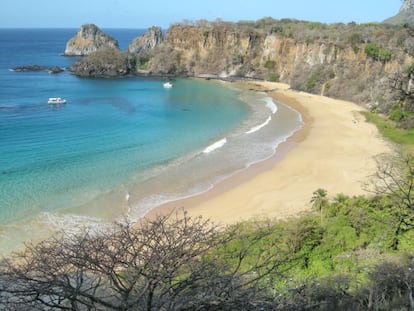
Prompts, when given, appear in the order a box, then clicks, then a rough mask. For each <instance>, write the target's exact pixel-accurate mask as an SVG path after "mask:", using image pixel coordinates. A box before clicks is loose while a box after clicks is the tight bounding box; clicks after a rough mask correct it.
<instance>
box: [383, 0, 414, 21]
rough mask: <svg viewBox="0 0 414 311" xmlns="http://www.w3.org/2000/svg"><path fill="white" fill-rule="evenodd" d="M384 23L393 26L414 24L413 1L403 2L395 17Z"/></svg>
mask: <svg viewBox="0 0 414 311" xmlns="http://www.w3.org/2000/svg"><path fill="white" fill-rule="evenodd" d="M384 23H386V24H393V25H404V24H414V0H404V2H403V4H402V5H401V8H400V11H399V12H398V13H397V15H395V16H393V17H390V18H388V19H386V20H385V21H384Z"/></svg>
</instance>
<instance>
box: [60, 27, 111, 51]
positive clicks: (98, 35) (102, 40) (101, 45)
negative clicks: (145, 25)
mask: <svg viewBox="0 0 414 311" xmlns="http://www.w3.org/2000/svg"><path fill="white" fill-rule="evenodd" d="M106 48H113V49H119V45H118V41H117V40H116V39H114V38H112V37H111V36H109V35H107V34H106V33H104V32H102V31H101V30H100V29H99V28H98V27H97V26H96V25H94V24H85V25H82V26H81V28H80V30H79V31H78V32H77V33H76V34H75V36H74V37H72V38H71V39H70V40H69V41H68V42H67V43H66V49H65V53H64V54H65V55H67V56H84V55H90V54H91V53H93V52H96V51H98V50H102V49H106Z"/></svg>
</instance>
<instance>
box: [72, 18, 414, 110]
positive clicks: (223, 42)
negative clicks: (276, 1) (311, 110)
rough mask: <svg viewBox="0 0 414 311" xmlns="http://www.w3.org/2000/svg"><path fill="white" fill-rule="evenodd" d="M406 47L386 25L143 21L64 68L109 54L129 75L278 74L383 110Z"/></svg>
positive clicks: (401, 33) (399, 29) (100, 72)
mask: <svg viewBox="0 0 414 311" xmlns="http://www.w3.org/2000/svg"><path fill="white" fill-rule="evenodd" d="M413 47H414V38H413V36H412V35H410V33H409V31H407V28H405V27H403V26H395V25H388V24H365V25H358V24H355V23H350V24H332V25H327V24H322V23H315V22H304V21H297V20H290V19H286V20H274V19H271V18H264V19H261V20H258V21H255V22H238V23H230V22H222V21H218V22H207V21H198V22H194V23H178V24H174V25H172V26H171V27H170V28H169V29H168V30H167V31H166V32H165V33H161V31H158V30H157V29H154V28H151V29H150V30H149V31H148V32H147V33H146V34H144V35H143V36H141V37H138V38H136V39H135V40H134V41H133V42H132V43H131V45H130V50H129V52H128V53H126V52H117V53H119V54H121V55H119V56H118V57H115V56H113V55H112V56H111V55H109V57H107V58H105V57H104V55H102V54H101V55H100V56H99V57H95V60H94V58H93V55H90V56H88V57H85V58H83V59H82V60H80V61H79V62H77V63H75V64H74V66H73V67H72V70H73V72H74V73H75V74H78V75H81V76H104V75H105V72H107V71H108V70H107V68H112V67H111V66H110V65H111V64H110V62H111V59H114V60H116V62H117V63H116V64H115V63H114V66H115V65H116V67H117V68H118V69H117V71H118V72H121V73H123V74H125V73H127V74H134V72H133V71H134V70H132V71H131V70H130V69H131V66H132V68H134V66H135V68H136V69H135V70H136V72H135V74H144V75H161V76H165V75H170V76H195V77H212V78H227V79H228V78H254V79H262V80H268V81H280V82H284V83H287V84H289V85H290V86H291V87H292V88H293V89H296V90H302V91H306V92H310V93H314V94H321V95H324V96H329V97H333V98H340V99H345V100H350V101H353V102H355V103H359V104H369V105H371V106H372V107H373V106H375V107H380V108H381V110H383V111H389V110H390V109H391V106H392V105H393V104H394V102H395V98H396V93H395V90H394V88H393V87H392V82H393V81H395V80H396V77H398V78H401V76H404V75H405V77H404V79H403V80H404V81H403V82H402V85H403V87H406V85H409V78H408V79H407V76H406V73H407V70H408V69H409V68H410V66H411V64H412V63H413V57H412V55H413V54H412V53H411V52H412V50H413ZM101 53H105V52H102V51H101ZM108 53H109V52H108ZM111 53H113V52H111ZM102 59H106V61H105V62H102V61H101V60H102ZM119 64H120V65H119ZM119 67H121V68H119ZM111 76H112V75H111Z"/></svg>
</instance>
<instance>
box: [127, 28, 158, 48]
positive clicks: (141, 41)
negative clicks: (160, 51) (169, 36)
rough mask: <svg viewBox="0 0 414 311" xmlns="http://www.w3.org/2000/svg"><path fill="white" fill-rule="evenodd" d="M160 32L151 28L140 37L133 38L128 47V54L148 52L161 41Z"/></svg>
mask: <svg viewBox="0 0 414 311" xmlns="http://www.w3.org/2000/svg"><path fill="white" fill-rule="evenodd" d="M163 39H164V38H163V35H162V30H161V28H160V27H151V28H149V29H148V31H147V32H146V33H144V34H143V35H142V36H139V37H137V38H135V39H134V40H133V41H132V42H131V43H130V44H129V46H128V51H129V52H130V53H145V52H148V51H150V50H152V49H154V48H155V47H157V46H158V45H160V44H161V43H162V41H163Z"/></svg>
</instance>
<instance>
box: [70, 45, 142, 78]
mask: <svg viewBox="0 0 414 311" xmlns="http://www.w3.org/2000/svg"><path fill="white" fill-rule="evenodd" d="M71 71H72V72H73V73H74V74H76V75H78V76H82V77H97V78H113V77H122V76H127V75H130V74H134V73H135V58H134V57H131V56H130V55H129V54H128V53H125V52H121V51H120V50H118V49H115V48H106V49H100V50H98V51H96V52H94V53H92V54H90V55H88V56H85V57H83V58H82V59H80V60H78V61H77V62H75V63H74V64H73V65H72V67H71Z"/></svg>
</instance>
